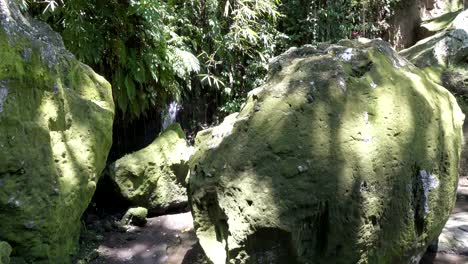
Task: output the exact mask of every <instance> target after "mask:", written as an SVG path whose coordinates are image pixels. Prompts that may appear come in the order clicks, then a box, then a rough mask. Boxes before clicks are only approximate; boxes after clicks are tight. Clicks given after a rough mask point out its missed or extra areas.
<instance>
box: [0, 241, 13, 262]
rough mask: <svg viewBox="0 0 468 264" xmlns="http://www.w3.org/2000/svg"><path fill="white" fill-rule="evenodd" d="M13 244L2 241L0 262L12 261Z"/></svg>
mask: <svg viewBox="0 0 468 264" xmlns="http://www.w3.org/2000/svg"><path fill="white" fill-rule="evenodd" d="M10 254H11V246H10V245H9V244H8V243H7V242H4V241H0V264H9V263H10Z"/></svg>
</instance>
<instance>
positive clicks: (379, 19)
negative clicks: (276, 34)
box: [280, 0, 401, 45]
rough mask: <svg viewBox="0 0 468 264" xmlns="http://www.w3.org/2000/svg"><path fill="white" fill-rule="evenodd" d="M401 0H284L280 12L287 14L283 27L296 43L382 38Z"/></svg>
mask: <svg viewBox="0 0 468 264" xmlns="http://www.w3.org/2000/svg"><path fill="white" fill-rule="evenodd" d="M400 1H401V0H333V1H332V0H312V1H305V0H291V1H284V3H283V4H282V5H281V8H280V12H281V13H282V14H284V16H283V19H282V20H281V21H280V29H281V31H282V32H284V33H285V34H286V35H288V36H289V37H290V40H291V42H292V43H294V44H296V45H302V44H305V43H317V42H336V41H338V40H340V39H344V38H353V37H357V36H358V35H359V36H361V37H362V36H364V37H367V38H374V37H379V36H380V35H381V34H382V30H384V26H385V24H386V19H388V18H389V17H391V16H392V15H393V14H394V10H395V8H396V7H397V6H398V4H399V3H400ZM353 33H355V34H356V35H353ZM291 42H290V43H288V44H289V45H290V44H291Z"/></svg>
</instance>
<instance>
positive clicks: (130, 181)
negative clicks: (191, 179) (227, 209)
mask: <svg viewBox="0 0 468 264" xmlns="http://www.w3.org/2000/svg"><path fill="white" fill-rule="evenodd" d="M191 155H192V148H191V147H189V146H188V144H187V141H186V140H185V134H184V131H183V130H182V128H181V127H180V125H179V124H173V125H171V126H169V127H168V128H167V129H166V130H165V131H164V132H163V133H162V134H161V135H160V136H159V137H157V138H156V139H155V140H154V141H153V142H152V143H151V144H150V145H149V146H148V147H146V148H144V149H142V150H139V151H137V152H134V153H132V154H128V155H125V156H124V157H122V158H121V159H119V160H117V161H116V162H114V163H113V164H111V165H110V167H109V176H110V178H111V179H112V180H113V181H114V182H115V183H116V185H117V186H118V189H119V191H120V193H121V194H122V196H123V197H124V198H125V199H127V200H128V201H130V202H131V204H132V205H134V206H142V207H145V208H148V210H149V212H150V213H163V212H165V211H167V210H169V209H173V208H177V207H180V206H183V205H186V204H187V192H186V182H185V180H186V176H187V172H188V169H189V167H188V160H189V159H190V156H191Z"/></svg>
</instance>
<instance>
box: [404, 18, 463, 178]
mask: <svg viewBox="0 0 468 264" xmlns="http://www.w3.org/2000/svg"><path fill="white" fill-rule="evenodd" d="M400 54H401V55H403V56H404V57H406V58H407V59H409V60H410V61H411V62H413V63H414V64H415V65H416V66H418V67H420V68H421V69H422V70H423V72H424V73H425V74H426V75H427V76H428V77H429V78H431V79H432V80H433V81H435V82H436V83H438V84H440V85H442V86H444V87H445V88H447V89H448V90H449V91H450V92H452V93H453V94H454V95H455V96H456V98H457V101H458V103H459V105H460V107H461V108H462V110H463V112H464V113H465V114H466V113H468V99H467V98H468V10H467V11H463V12H461V13H459V14H458V15H457V17H456V18H455V19H453V21H452V22H451V23H450V24H449V25H448V26H447V27H446V28H445V29H444V30H443V31H441V32H440V33H438V34H436V35H434V36H432V37H429V38H426V39H423V40H421V41H419V42H418V43H416V45H414V46H413V47H411V48H409V49H406V50H403V51H401V52H400ZM465 127H466V128H465V129H464V131H468V124H466V125H465ZM467 137H468V133H467V132H465V138H467ZM460 173H461V174H462V175H467V173H468V145H467V144H465V145H464V150H463V155H462V160H461V166H460Z"/></svg>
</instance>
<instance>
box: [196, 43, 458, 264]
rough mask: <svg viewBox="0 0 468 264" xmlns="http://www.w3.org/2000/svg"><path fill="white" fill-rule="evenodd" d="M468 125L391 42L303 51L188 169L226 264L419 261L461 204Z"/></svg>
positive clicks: (203, 218) (284, 62) (200, 232)
mask: <svg viewBox="0 0 468 264" xmlns="http://www.w3.org/2000/svg"><path fill="white" fill-rule="evenodd" d="M463 118H464V115H463V113H462V112H461V110H460V108H459V107H458V105H457V102H456V100H455V98H454V97H453V96H452V95H451V94H450V93H449V92H448V91H447V90H446V89H444V88H443V87H441V86H439V85H437V84H435V83H434V82H432V81H431V80H429V79H428V78H427V77H426V76H425V75H424V73H423V72H422V71H421V70H419V69H417V68H416V67H415V66H414V65H413V64H411V63H410V62H408V61H407V60H406V59H404V58H402V57H400V56H399V55H398V54H397V53H395V51H394V50H392V49H391V47H390V45H389V44H388V43H386V42H384V41H381V40H372V41H370V40H364V39H360V40H359V41H341V42H339V43H338V44H337V45H326V44H321V45H318V46H304V47H302V48H292V49H290V50H289V51H287V52H286V53H284V54H282V55H281V56H279V57H277V58H275V59H274V60H273V61H272V63H271V64H270V73H269V77H268V80H267V82H266V84H265V85H264V86H262V87H260V88H257V89H255V90H253V91H252V92H251V93H250V94H249V96H248V99H247V102H246V104H245V105H244V106H243V107H242V108H241V111H240V113H238V114H234V115H231V116H229V117H228V118H227V119H226V120H225V121H224V122H223V123H222V124H221V125H220V126H218V127H215V128H212V129H209V130H207V131H202V132H200V133H199V134H198V136H197V140H196V146H195V147H196V149H195V152H194V155H193V156H192V159H191V161H190V168H191V172H190V178H189V188H188V189H189V191H188V193H189V202H190V205H191V209H192V214H193V217H194V223H195V229H196V233H197V236H198V238H199V240H200V244H201V246H202V247H203V249H204V251H205V253H206V254H207V256H208V257H209V258H210V260H211V261H213V262H214V263H336V264H340V263H346V264H348V263H373V264H378V263H382V264H386V263H388V264H392V263H418V260H419V259H420V257H421V255H422V254H423V253H424V251H425V249H426V248H427V246H428V244H429V243H430V242H431V241H432V240H433V239H434V238H436V237H437V236H438V235H439V233H440V232H441V230H442V228H443V226H444V224H445V222H446V221H447V219H448V216H449V214H450V212H451V210H452V208H453V206H454V202H455V191H456V186H457V180H458V173H457V168H458V161H459V157H460V145H461V134H462V133H461V127H462V123H463Z"/></svg>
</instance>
